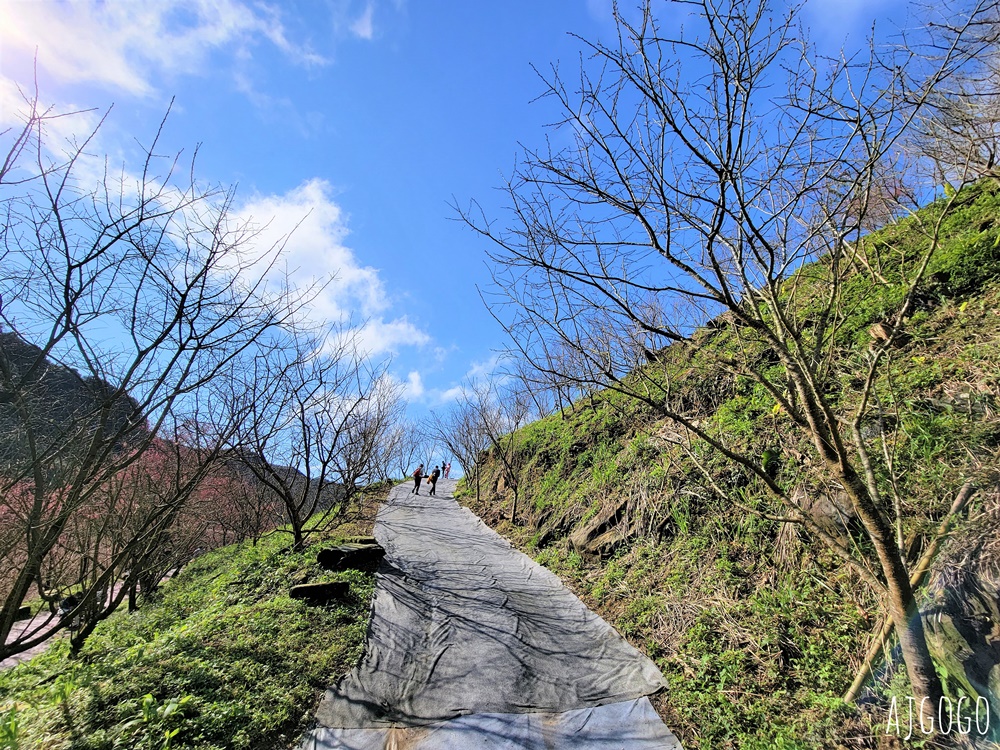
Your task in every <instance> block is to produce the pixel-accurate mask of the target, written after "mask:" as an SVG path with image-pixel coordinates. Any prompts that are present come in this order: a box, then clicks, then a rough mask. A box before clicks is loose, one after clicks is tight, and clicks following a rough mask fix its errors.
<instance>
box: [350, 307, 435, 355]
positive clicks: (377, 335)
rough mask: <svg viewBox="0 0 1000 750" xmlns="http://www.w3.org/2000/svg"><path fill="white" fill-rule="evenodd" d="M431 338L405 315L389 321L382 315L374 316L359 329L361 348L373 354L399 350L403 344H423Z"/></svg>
mask: <svg viewBox="0 0 1000 750" xmlns="http://www.w3.org/2000/svg"><path fill="white" fill-rule="evenodd" d="M430 340H431V337H430V336H429V335H428V334H427V333H425V332H424V331H421V330H420V329H419V328H418V327H417V326H416V325H414V324H413V323H411V322H410V321H409V319H408V318H407V317H406V316H405V315H404V316H402V317H401V318H396V319H394V320H389V321H387V320H385V319H384V318H382V317H380V316H376V317H373V318H371V319H369V320H368V322H366V323H365V324H364V325H363V326H361V329H360V330H359V331H358V342H359V346H360V348H361V350H362V351H364V352H367V353H368V354H370V355H372V356H375V355H378V354H384V353H386V352H397V351H399V349H400V347H403V346H423V345H425V344H427V343H429V342H430Z"/></svg>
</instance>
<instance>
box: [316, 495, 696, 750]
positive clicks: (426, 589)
mask: <svg viewBox="0 0 1000 750" xmlns="http://www.w3.org/2000/svg"><path fill="white" fill-rule="evenodd" d="M454 487H455V482H454V481H453V480H452V481H448V480H440V481H439V482H438V492H439V493H440V494H439V495H438V496H437V497H429V496H428V495H427V494H426V493H427V488H426V487H422V488H421V492H422V494H421V495H413V494H410V491H411V488H412V484H410V483H407V484H403V485H399V486H397V487H396V488H394V489H393V490H392V492H391V493H390V494H389V498H388V499H387V501H386V502H385V504H384V505H383V506H382V507H381V508H380V510H379V513H378V517H377V520H376V523H375V537H376V538H377V539H378V541H379V543H380V544H381V545H382V546H383V547H385V549H386V557H385V560H384V562H383V564H382V566H381V568H380V570H379V573H378V578H377V585H376V592H375V601H374V603H373V611H372V622H371V626H370V629H369V633H368V640H367V642H366V644H365V654H364V657H363V658H362V661H361V664H360V665H359V666H358V667H357V668H356V669H354V670H353V671H352V672H351V673H350V674H349V675H347V676H346V677H345V678H344V679H342V680H341V681H340V682H339V683H338V684H337V685H336V686H335V687H333V688H331V689H330V690H328V691H327V693H326V695H325V697H324V698H323V701H322V703H321V704H320V707H319V709H318V710H317V716H316V718H317V722H318V724H319V726H317V727H316V728H314V729H313V730H312V731H311V732H310V733H309V734H308V735H307V736H306V737H305V739H304V740H303V742H302V744H301V746H300V747H301V748H302V750H322V749H324V748H347V749H350V750H368V749H369V748H371V749H373V750H374V749H376V748H378V749H382V748H420V749H421V750H431V749H432V748H433V749H435V750H452V749H454V750H466V749H467V748H497V749H503V750H506V749H510V750H513V749H514V748H538V749H539V750H542V748H546V749H555V750H561V749H562V748H566V749H567V750H568V749H569V748H584V749H585V750H612V749H622V750H624V749H626V748H628V749H629V750H666V749H669V748H680V744H679V743H678V742H677V740H676V738H675V737H674V736H673V734H672V733H671V732H670V731H669V730H668V729H667V728H666V726H664V725H663V723H662V722H661V721H660V719H659V717H658V716H657V715H656V713H655V711H653V708H652V706H651V705H650V703H649V700H648V698H647V697H646V696H648V695H650V694H652V693H654V692H656V691H658V690H660V689H661V688H662V687H663V677H662V675H661V674H660V672H659V671H658V670H657V668H656V666H655V665H654V664H653V663H652V662H651V661H650V660H649V659H647V658H646V657H645V656H643V655H642V654H640V653H639V652H638V651H636V650H635V649H634V648H633V647H632V646H630V645H629V644H628V643H627V642H626V641H625V640H624V639H623V638H622V637H621V636H619V635H618V634H617V633H616V632H615V631H614V630H613V629H612V628H611V627H610V626H609V625H608V624H607V623H606V622H604V621H603V620H602V619H601V618H599V617H598V616H597V615H595V614H594V613H593V612H591V611H590V610H588V609H587V607H586V606H584V604H583V603H582V602H581V601H580V600H579V599H577V598H576V597H575V596H574V595H573V594H572V593H571V592H570V591H569V590H568V589H566V587H565V586H563V585H562V583H561V582H560V581H559V579H558V578H557V577H556V576H555V575H553V574H552V573H551V572H550V571H548V570H546V569H545V568H543V567H541V566H540V565H538V564H537V563H535V562H534V561H533V560H531V559H530V558H529V557H527V556H525V555H523V554H521V553H520V552H518V551H517V550H515V549H513V548H512V547H511V546H510V544H509V543H508V542H507V541H506V540H504V539H503V538H502V537H500V536H499V535H498V534H496V533H495V532H494V531H493V530H492V529H490V528H489V527H487V526H486V525H485V524H483V523H482V521H480V520H479V519H478V518H477V517H476V516H475V515H474V514H473V513H471V512H470V511H469V510H467V509H464V508H460V507H459V506H458V504H457V503H456V502H455V500H454V499H453V498H452V496H451V492H452V491H453V489H454Z"/></svg>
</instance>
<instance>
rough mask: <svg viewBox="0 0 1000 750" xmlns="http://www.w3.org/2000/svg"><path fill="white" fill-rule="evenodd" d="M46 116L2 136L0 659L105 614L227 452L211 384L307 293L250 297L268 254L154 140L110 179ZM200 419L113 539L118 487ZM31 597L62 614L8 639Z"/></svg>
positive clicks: (270, 258)
mask: <svg viewBox="0 0 1000 750" xmlns="http://www.w3.org/2000/svg"><path fill="white" fill-rule="evenodd" d="M54 117H56V115H55V114H54V113H52V112H50V111H47V110H42V109H40V108H39V106H38V102H37V99H35V98H31V97H28V98H27V99H26V111H25V115H24V125H23V127H21V128H20V129H16V130H14V129H11V130H7V131H4V132H3V133H2V134H0V137H2V138H3V140H4V143H5V148H4V157H3V159H2V160H0V211H2V213H3V221H2V222H0V463H2V465H0V518H2V526H3V527H4V533H3V540H2V547H0V552H2V554H3V558H2V559H0V569H4V570H9V571H10V573H9V574H8V575H7V576H6V577H5V578H3V579H2V589H0V659H2V658H4V657H6V656H8V655H10V654H15V653H18V652H20V651H23V650H25V649H27V648H30V647H31V646H33V645H36V644H38V643H41V642H42V641H44V640H46V639H47V638H49V637H50V636H51V635H52V634H54V633H55V632H57V631H58V630H59V629H61V628H63V627H66V626H67V625H68V624H70V623H74V622H77V621H78V618H80V617H81V616H83V615H85V614H87V613H94V612H98V613H100V612H107V611H108V610H109V608H110V607H113V606H117V602H116V601H114V600H113V596H112V595H111V594H110V593H109V592H111V591H112V589H113V584H114V583H115V581H117V580H119V579H120V577H121V575H122V572H123V570H125V569H126V568H127V567H128V566H129V565H136V564H137V563H138V561H139V559H140V558H141V557H142V556H143V555H144V554H145V556H146V557H147V558H148V555H149V552H148V551H149V550H150V549H151V548H150V546H149V545H152V546H153V547H154V548H155V547H156V546H157V544H158V542H157V541H156V540H162V539H163V534H164V533H165V532H166V530H167V529H168V528H169V527H170V526H171V524H172V523H173V522H174V520H175V519H176V518H177V514H178V512H179V510H180V508H181V507H182V506H183V504H184V502H185V500H186V498H187V497H188V496H189V495H190V492H191V491H192V490H193V488H194V487H195V486H196V485H197V482H198V480H199V478H200V476H202V475H203V474H204V472H205V471H206V470H207V467H208V466H209V465H210V464H211V462H212V461H213V460H214V459H215V458H216V457H217V456H218V455H219V451H220V450H221V449H222V447H223V446H224V445H227V444H228V442H229V435H228V434H227V432H228V431H230V430H231V429H232V426H233V424H234V422H233V420H232V419H230V418H229V417H228V416H227V415H225V414H222V413H220V412H219V410H218V407H219V403H218V401H217V400H215V399H212V398H211V397H210V392H209V386H210V385H211V384H212V383H214V382H215V381H216V380H217V379H218V378H220V377H228V376H229V375H230V374H231V372H232V371H233V369H234V368H236V369H238V367H239V363H240V362H241V361H242V359H243V358H244V357H245V356H247V355H248V352H250V351H251V350H252V349H253V348H254V347H255V346H256V342H257V341H258V340H260V339H262V338H266V337H267V335H268V334H269V332H270V331H272V330H275V329H278V328H280V327H281V326H283V325H284V324H285V323H286V322H287V321H289V320H290V319H291V318H292V316H293V315H294V313H295V312H296V310H297V309H298V307H299V306H300V305H301V304H302V303H303V301H304V300H305V299H306V297H307V293H303V294H302V295H293V294H291V293H289V292H288V291H287V290H285V291H279V292H277V293H272V292H270V291H268V292H266V293H265V290H264V286H263V279H264V278H265V276H266V275H267V272H268V270H269V268H270V267H271V265H272V264H273V263H274V261H275V260H276V258H277V257H278V255H279V254H280V250H281V248H280V246H275V247H271V248H266V247H256V246H255V238H256V236H257V231H258V230H257V228H255V227H254V226H253V225H251V224H249V223H247V222H239V221H235V220H234V219H233V217H232V215H231V208H232V203H233V194H232V192H231V191H229V190H225V189H222V188H217V187H205V186H202V185H200V184H199V183H198V182H197V181H195V179H194V177H193V176H189V177H188V178H187V179H185V178H184V172H183V171H181V170H180V169H179V168H180V166H181V165H180V157H179V155H178V156H177V157H174V158H163V157H160V156H157V155H156V149H157V145H158V139H159V134H157V137H156V138H154V139H153V142H152V143H151V144H150V146H149V148H148V149H146V151H145V159H144V161H143V162H142V164H141V169H140V171H139V172H138V173H136V174H132V173H128V172H126V171H125V170H124V169H123V170H122V171H121V172H119V173H118V174H115V173H114V172H112V171H111V170H110V168H109V165H108V164H107V162H104V163H101V162H100V161H97V160H95V159H94V158H92V157H90V156H88V152H87V149H88V148H89V147H90V145H91V144H92V139H93V137H94V136H95V135H96V132H97V131H96V130H95V131H93V132H91V133H90V134H89V135H88V136H87V137H86V138H83V139H82V140H80V141H70V142H66V143H60V142H58V141H55V140H54V139H53V138H51V137H50V136H49V133H48V128H49V126H50V125H51V123H52V120H53V118H54ZM98 127H100V126H98ZM193 166H194V165H193V162H192V164H191V165H190V170H189V171H188V174H189V175H192V174H193ZM206 414H209V415H211V420H210V421H212V422H213V423H214V424H217V425H219V426H220V431H219V433H218V435H217V437H216V440H215V441H214V443H213V445H212V446H210V447H209V449H208V450H204V451H200V452H198V453H196V454H191V455H188V456H186V457H185V461H183V462H179V463H177V464H176V466H175V467H174V468H175V470H174V471H173V474H172V476H173V478H174V479H175V480H176V481H174V482H172V483H169V482H168V483H165V484H162V483H161V484H160V485H159V486H160V488H161V489H163V490H164V492H163V493H161V494H158V495H156V496H155V499H154V498H153V497H152V496H146V497H145V498H143V502H142V503H141V504H136V503H133V502H132V501H131V500H129V507H130V508H131V510H132V511H134V513H132V516H131V517H130V520H129V523H128V524H120V525H119V527H115V528H112V527H113V525H114V517H113V513H112V511H113V510H114V508H113V507H111V506H108V505H106V504H107V503H121V502H125V499H126V498H127V497H131V498H132V499H133V500H138V498H136V497H135V496H134V493H132V490H131V489H128V490H127V491H125V489H126V488H123V487H122V486H121V482H122V481H123V480H124V478H125V477H126V475H127V474H128V473H129V472H133V473H134V472H135V471H136V470H137V469H138V468H139V467H141V466H142V465H143V462H144V460H146V459H147V458H148V457H150V456H151V453H150V451H151V450H152V449H153V448H154V446H156V445H157V444H163V441H170V440H173V439H174V438H175V437H176V436H177V435H178V434H179V431H180V430H181V428H182V425H184V424H186V423H188V422H189V421H191V420H198V419H200V418H202V416H203V415H206ZM188 459H190V460H188ZM182 465H183V469H181V466H182ZM119 489H122V490H123V492H119V491H118V490H119ZM102 503H105V505H104V506H102ZM87 513H90V515H91V516H92V517H91V518H90V519H89V521H87V519H85V518H84V516H85V514H87ZM85 521H86V522H85ZM73 537H75V540H74V539H73ZM143 549H146V550H147V553H143V552H142V550H143ZM85 550H86V553H85ZM73 556H75V558H74V559H71V558H72V557H73ZM87 560H89V562H86V561H87ZM50 576H51V577H50ZM32 589H35V590H36V591H37V593H38V595H39V596H41V597H43V598H47V599H49V600H54V599H56V598H59V597H64V596H66V594H68V593H70V592H72V597H73V599H72V600H71V602H73V603H75V604H74V606H71V607H70V608H69V609H70V611H69V612H68V613H65V615H64V616H63V615H56V614H53V615H52V616H50V617H48V618H36V620H34V621H33V623H32V626H31V627H30V628H29V629H28V630H27V631H25V632H24V633H22V634H21V635H20V636H18V637H16V638H13V639H11V638H10V636H11V632H12V628H13V625H14V622H15V620H16V618H17V616H18V614H19V608H20V607H21V605H22V603H23V602H24V601H25V599H26V597H28V595H29V594H30V592H31V591H32ZM91 620H93V618H91Z"/></svg>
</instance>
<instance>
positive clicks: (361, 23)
mask: <svg viewBox="0 0 1000 750" xmlns="http://www.w3.org/2000/svg"><path fill="white" fill-rule="evenodd" d="M374 13H375V5H374V3H371V2H369V3H368V4H367V5H365V11H364V13H362V14H361V15H360V16H358V18H357V19H356V20H355V21H354V23H352V24H351V33H352V34H354V36H356V37H359V38H360V39H368V40H371V39H372V37H374V36H375V27H374V26H373V24H372V17H373V15H374Z"/></svg>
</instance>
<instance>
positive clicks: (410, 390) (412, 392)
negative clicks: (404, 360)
mask: <svg viewBox="0 0 1000 750" xmlns="http://www.w3.org/2000/svg"><path fill="white" fill-rule="evenodd" d="M423 395H424V381H423V379H422V378H421V377H420V373H419V372H417V371H416V370H414V371H413V372H411V373H409V374H408V375H407V376H406V384H405V385H404V386H403V398H405V399H406V400H407V401H415V400H416V399H418V398H420V397H421V396H423Z"/></svg>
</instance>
